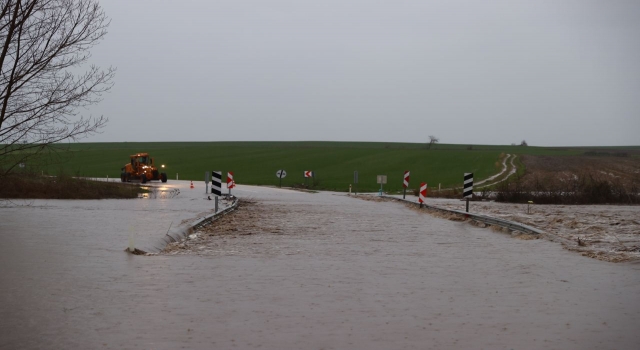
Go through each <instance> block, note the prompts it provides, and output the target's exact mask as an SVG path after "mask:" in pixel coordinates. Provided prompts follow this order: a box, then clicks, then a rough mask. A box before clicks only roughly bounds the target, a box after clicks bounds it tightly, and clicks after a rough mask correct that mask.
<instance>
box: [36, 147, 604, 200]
mask: <svg viewBox="0 0 640 350" xmlns="http://www.w3.org/2000/svg"><path fill="white" fill-rule="evenodd" d="M587 149H588V148H584V149H583V148H573V149H569V148H540V147H520V146H477V145H473V146H468V145H447V144H440V145H437V146H435V147H433V148H432V149H426V147H425V145H424V144H412V143H368V142H145V143H129V142H124V143H79V144H72V145H69V146H66V148H65V151H64V152H58V157H57V158H55V159H52V160H51V161H50V162H49V163H50V164H48V165H47V166H43V167H40V169H34V170H36V171H38V170H40V171H44V172H45V173H49V174H55V173H58V172H59V171H60V170H61V169H63V170H64V172H66V173H71V174H78V175H81V176H92V177H106V176H107V175H108V176H109V177H112V178H119V177H120V168H121V167H122V166H123V165H124V164H125V163H126V162H127V161H128V156H129V155H130V154H133V153H137V152H148V153H149V154H151V156H152V157H154V158H155V161H156V164H157V165H160V164H165V165H166V168H165V169H166V170H165V171H166V172H167V174H168V176H169V180H172V179H175V178H176V173H179V174H180V175H179V176H180V179H181V180H187V179H189V180H194V181H203V180H204V172H205V171H207V170H221V171H223V173H224V176H223V180H224V178H226V171H233V172H234V174H235V179H236V182H237V183H239V184H255V185H277V184H278V179H277V178H276V175H275V173H276V171H277V170H278V169H285V170H286V171H287V177H286V178H284V179H283V181H282V185H283V186H292V185H294V184H300V183H303V182H304V178H303V175H302V173H303V171H304V170H313V171H314V172H315V174H316V182H317V186H316V188H317V189H324V190H337V191H346V190H348V187H349V184H352V183H353V172H354V170H357V171H358V172H359V180H360V183H359V185H358V188H359V190H360V191H376V190H377V189H378V188H379V185H377V184H376V175H387V176H388V179H389V183H388V184H387V185H385V190H391V191H399V190H401V189H402V174H403V172H404V170H410V171H411V186H410V187H412V188H413V187H417V186H418V185H419V183H420V182H422V181H424V182H427V183H428V184H429V187H432V188H434V187H437V186H438V184H439V183H441V184H442V186H443V187H451V186H461V184H462V177H463V173H465V172H473V173H474V174H475V178H476V179H478V180H481V179H483V178H486V177H488V176H491V175H492V174H495V173H496V172H497V171H498V169H499V167H498V159H499V156H500V154H501V153H521V154H522V153H526V154H539V155H564V156H570V155H577V154H582V153H584V152H585V150H587ZM600 149H602V148H600ZM38 172H39V171H38Z"/></svg>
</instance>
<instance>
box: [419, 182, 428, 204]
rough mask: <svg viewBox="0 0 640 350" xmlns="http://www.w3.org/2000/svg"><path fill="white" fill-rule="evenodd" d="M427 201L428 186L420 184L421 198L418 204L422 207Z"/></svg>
mask: <svg viewBox="0 0 640 350" xmlns="http://www.w3.org/2000/svg"><path fill="white" fill-rule="evenodd" d="M426 199H427V184H426V183H424V182H423V183H421V184H420V196H419V197H418V202H419V203H420V204H421V205H422V203H424V202H425V200H426Z"/></svg>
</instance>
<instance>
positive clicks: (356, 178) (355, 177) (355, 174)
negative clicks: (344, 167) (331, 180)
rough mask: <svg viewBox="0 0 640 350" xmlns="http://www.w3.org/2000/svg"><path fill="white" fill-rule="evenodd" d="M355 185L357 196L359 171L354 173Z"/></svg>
mask: <svg viewBox="0 0 640 350" xmlns="http://www.w3.org/2000/svg"><path fill="white" fill-rule="evenodd" d="M353 183H354V184H355V195H356V196H357V195H358V171H357V170H356V171H354V172H353Z"/></svg>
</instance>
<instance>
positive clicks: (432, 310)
mask: <svg viewBox="0 0 640 350" xmlns="http://www.w3.org/2000/svg"><path fill="white" fill-rule="evenodd" d="M166 187H167V188H169V189H178V190H179V191H180V193H179V194H178V195H176V196H166V197H162V196H156V198H146V199H135V200H102V201H19V202H9V201H3V202H2V203H1V204H0V206H1V208H0V235H1V238H2V243H1V244H0V263H1V265H0V266H1V267H0V349H34V348H48V349H80V348H83V349H86V348H93V349H95V348H100V349H179V348H187V349H214V348H215V349H233V348H236V349H254V348H255V349H443V348H466V349H540V348H543V349H586V348H589V349H637V348H638V347H639V345H640V332H639V330H640V328H639V327H640V326H639V325H640V264H638V263H629V262H624V263H610V262H605V261H599V260H596V259H591V258H588V257H584V256H581V255H580V254H578V253H575V252H569V251H566V250H564V249H563V248H562V246H561V245H560V244H558V243H554V242H550V241H547V240H544V239H537V240H536V239H534V240H523V239H517V238H512V237H511V236H510V235H508V234H504V233H500V232H496V231H494V230H490V229H486V228H479V227H475V226H472V225H469V224H468V223H465V222H454V221H449V220H445V219H442V218H437V217H434V216H431V215H429V214H427V213H425V212H418V211H416V210H412V209H409V208H407V207H406V206H405V205H403V204H400V203H394V202H374V201H363V200H359V199H354V198H350V197H348V196H346V195H345V194H338V193H304V192H297V191H289V190H280V189H275V188H265V187H251V186H239V187H238V188H237V189H234V193H235V194H236V195H237V196H238V197H239V198H240V199H241V200H243V199H244V200H246V201H247V203H249V204H248V205H246V206H241V207H240V208H239V209H238V210H237V212H235V213H233V214H230V215H228V216H227V217H226V218H224V219H221V220H220V221H219V222H216V223H214V224H213V225H212V226H210V227H208V228H206V229H205V230H201V231H198V232H196V233H195V236H192V237H193V239H190V240H188V241H187V242H186V244H185V245H183V247H182V248H180V247H175V249H170V250H168V251H165V252H164V253H160V254H156V255H152V256H138V255H131V254H128V253H126V252H124V249H125V248H126V247H127V245H128V240H129V237H130V236H131V235H132V233H133V235H134V238H135V241H136V244H137V245H140V246H143V245H145V246H153V245H155V244H157V242H158V240H159V238H160V237H161V236H162V235H164V234H165V233H166V232H167V230H169V229H170V227H172V226H173V225H180V224H184V223H185V222H188V221H189V220H190V219H193V218H195V217H198V216H202V215H206V214H207V213H210V212H211V209H212V201H208V200H206V195H205V194H204V188H203V186H202V185H201V186H200V187H199V188H196V189H194V190H191V189H189V186H188V183H187V182H182V181H173V182H172V181H169V183H168V184H167V186H166ZM234 220H235V221H234ZM216 225H217V226H216ZM234 228H235V229H234Z"/></svg>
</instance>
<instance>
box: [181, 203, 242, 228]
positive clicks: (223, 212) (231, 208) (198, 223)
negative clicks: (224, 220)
mask: <svg viewBox="0 0 640 350" xmlns="http://www.w3.org/2000/svg"><path fill="white" fill-rule="evenodd" d="M236 208H238V198H237V197H236V198H235V199H234V200H233V202H232V203H231V205H230V206H228V207H226V208H225V209H223V210H220V211H219V212H217V213H213V214H210V215H207V216H205V217H203V218H199V219H197V220H196V221H194V222H193V223H192V224H191V229H192V230H195V229H198V228H200V227H202V226H205V225H207V224H209V223H210V222H211V221H214V220H216V219H218V218H219V217H221V216H224V215H226V214H228V213H230V212H232V211H234V210H236Z"/></svg>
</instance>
